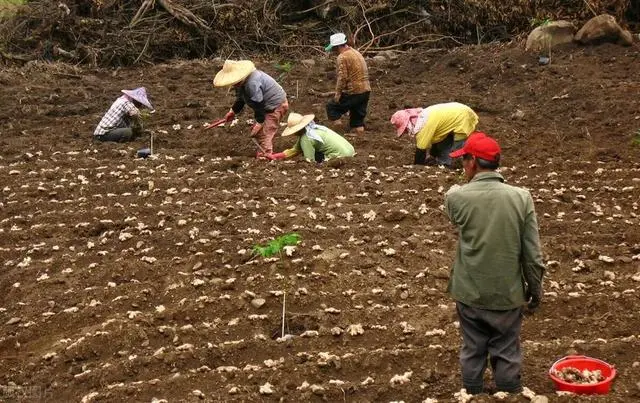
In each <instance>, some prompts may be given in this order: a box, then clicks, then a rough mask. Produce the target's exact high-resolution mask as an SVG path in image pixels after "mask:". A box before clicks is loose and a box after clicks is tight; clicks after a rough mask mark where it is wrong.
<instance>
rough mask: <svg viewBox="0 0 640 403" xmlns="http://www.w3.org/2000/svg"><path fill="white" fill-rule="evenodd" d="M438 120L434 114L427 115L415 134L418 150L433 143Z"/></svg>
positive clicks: (424, 148) (429, 146)
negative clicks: (427, 117)
mask: <svg viewBox="0 0 640 403" xmlns="http://www.w3.org/2000/svg"><path fill="white" fill-rule="evenodd" d="M438 122H439V120H438V119H436V116H433V115H431V116H429V119H427V121H426V123H425V124H424V126H422V129H420V131H419V132H418V134H416V148H418V149H420V150H428V149H429V148H431V145H432V144H433V135H434V134H435V132H436V128H437V127H438Z"/></svg>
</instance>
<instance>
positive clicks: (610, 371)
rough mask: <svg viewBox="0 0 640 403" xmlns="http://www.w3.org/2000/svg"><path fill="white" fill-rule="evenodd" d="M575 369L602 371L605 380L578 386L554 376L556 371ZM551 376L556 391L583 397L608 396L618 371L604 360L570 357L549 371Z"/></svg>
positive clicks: (554, 365)
mask: <svg viewBox="0 0 640 403" xmlns="http://www.w3.org/2000/svg"><path fill="white" fill-rule="evenodd" d="M567 367H573V368H575V369H579V370H580V371H582V370H585V369H586V370H589V371H595V370H600V371H601V373H602V376H604V380H603V381H600V382H598V383H592V384H577V383H569V382H566V381H564V380H562V379H560V378H558V377H557V376H555V375H554V371H561V370H562V369H563V368H567ZM549 376H550V377H551V380H552V381H553V383H555V384H556V389H557V390H560V391H565V392H573V393H577V394H581V395H594V394H597V395H606V394H607V393H609V390H610V389H611V383H612V382H613V378H615V377H616V369H615V367H614V366H613V365H610V364H608V363H606V362H604V361H602V360H598V359H596V358H591V357H585V356H583V355H569V356H567V357H564V358H561V359H559V360H558V361H556V362H555V363H554V364H553V365H552V366H551V369H549Z"/></svg>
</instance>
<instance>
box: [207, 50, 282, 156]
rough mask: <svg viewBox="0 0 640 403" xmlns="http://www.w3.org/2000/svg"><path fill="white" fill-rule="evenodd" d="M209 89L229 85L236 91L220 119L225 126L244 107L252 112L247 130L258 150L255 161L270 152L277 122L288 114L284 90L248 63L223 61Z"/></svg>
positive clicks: (276, 129)
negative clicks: (226, 110) (249, 108)
mask: <svg viewBox="0 0 640 403" xmlns="http://www.w3.org/2000/svg"><path fill="white" fill-rule="evenodd" d="M213 85H214V86H215V87H226V86H229V85H232V86H233V87H234V88H235V90H236V101H235V103H234V104H233V106H231V109H229V112H227V114H226V115H225V117H224V118H225V120H226V121H227V122H230V121H232V120H233V119H234V118H235V116H236V115H237V114H238V113H240V112H241V111H242V109H244V106H245V104H247V105H249V106H250V107H251V109H253V111H254V118H255V121H256V123H255V124H254V125H253V127H252V128H251V137H255V138H256V139H257V141H258V144H259V148H260V149H259V150H258V151H257V154H256V158H266V157H267V156H268V155H269V154H271V153H272V152H273V137H274V136H275V135H276V133H277V132H278V128H279V127H280V120H281V119H282V118H283V117H284V115H286V114H287V111H288V110H289V103H288V102H287V94H286V93H285V91H284V89H282V87H281V86H280V84H278V83H277V82H276V80H274V79H273V78H272V77H271V76H269V75H268V74H267V73H265V72H263V71H261V70H257V69H256V66H255V65H254V64H253V62H251V61H250V60H238V61H236V60H227V61H225V62H224V65H223V66H222V70H220V71H219V72H218V73H217V74H216V76H215V78H214V79H213Z"/></svg>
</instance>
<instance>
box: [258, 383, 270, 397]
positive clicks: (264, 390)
mask: <svg viewBox="0 0 640 403" xmlns="http://www.w3.org/2000/svg"><path fill="white" fill-rule="evenodd" d="M260 394H261V395H272V394H273V385H271V384H270V383H269V382H267V383H265V384H264V385H262V386H260Z"/></svg>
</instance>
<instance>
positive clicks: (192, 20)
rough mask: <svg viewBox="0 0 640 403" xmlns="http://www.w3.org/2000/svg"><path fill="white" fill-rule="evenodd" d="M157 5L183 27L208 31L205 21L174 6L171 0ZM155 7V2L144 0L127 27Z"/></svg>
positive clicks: (162, 1) (182, 8)
mask: <svg viewBox="0 0 640 403" xmlns="http://www.w3.org/2000/svg"><path fill="white" fill-rule="evenodd" d="M157 2H158V5H159V6H160V7H162V8H163V9H164V10H165V11H166V12H168V13H169V14H171V15H172V16H174V17H175V18H176V19H177V20H179V21H180V22H182V23H183V24H185V25H189V26H192V27H194V28H197V29H201V30H203V31H209V30H210V28H209V26H208V25H207V23H206V21H205V20H203V19H202V18H200V17H198V16H197V15H195V14H193V13H192V12H191V11H189V10H188V9H187V8H185V7H183V6H181V5H179V4H174V3H173V2H172V1H171V0H157ZM155 5H156V0H144V1H143V2H142V5H141V6H140V8H139V9H138V12H137V13H136V15H135V16H134V17H133V18H132V19H131V22H130V23H129V27H130V28H131V27H133V26H135V25H136V24H137V23H138V22H139V21H140V18H142V16H144V14H145V13H146V12H147V11H148V10H151V9H152V8H154V7H155Z"/></svg>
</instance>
